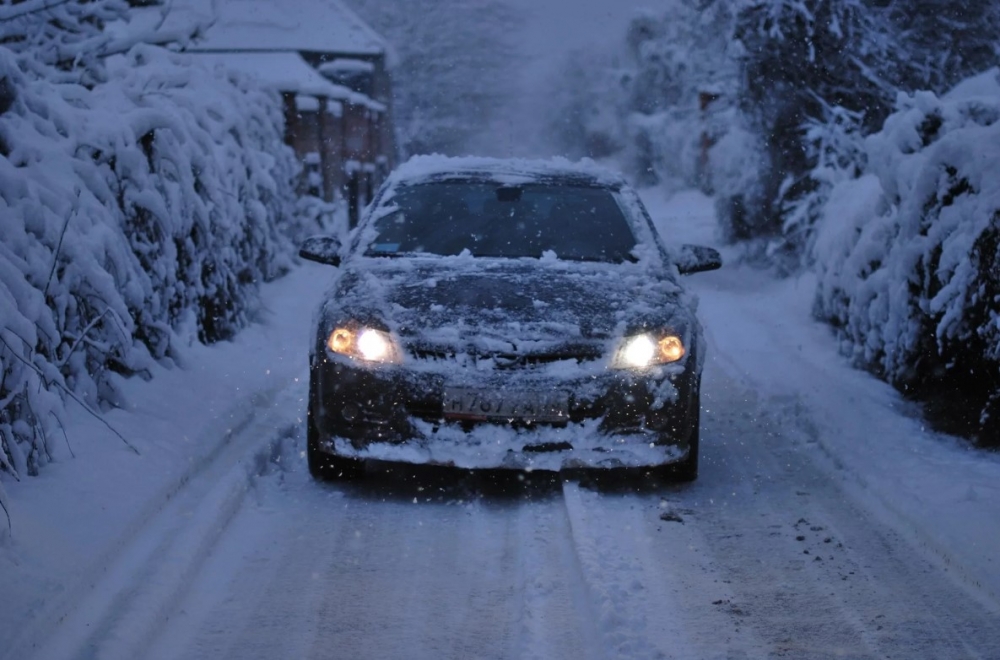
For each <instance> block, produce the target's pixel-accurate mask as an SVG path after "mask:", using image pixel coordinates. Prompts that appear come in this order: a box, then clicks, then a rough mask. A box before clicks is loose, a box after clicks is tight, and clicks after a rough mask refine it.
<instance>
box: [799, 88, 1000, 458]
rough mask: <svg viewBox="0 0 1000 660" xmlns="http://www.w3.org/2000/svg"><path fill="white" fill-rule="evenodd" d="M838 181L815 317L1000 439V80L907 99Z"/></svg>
mask: <svg viewBox="0 0 1000 660" xmlns="http://www.w3.org/2000/svg"><path fill="white" fill-rule="evenodd" d="M865 153H866V156H867V162H868V173H867V174H865V175H863V176H861V177H860V178H857V179H852V180H848V181H843V182H841V183H838V184H837V185H835V186H834V187H833V189H832V190H831V191H830V197H829V201H828V202H827V203H826V205H825V207H824V208H823V211H822V215H821V219H820V223H819V227H818V232H817V236H816V241H815V246H814V251H815V257H816V266H817V269H818V273H819V285H818V291H817V298H816V314H817V315H818V316H819V317H821V318H823V319H826V320H828V321H830V322H831V323H833V324H834V325H835V326H836V327H837V328H839V332H840V333H841V335H842V336H843V338H844V342H845V346H846V347H847V348H848V349H849V350H850V351H851V352H852V354H853V356H854V358H855V359H856V360H857V361H858V362H859V363H860V364H863V365H864V366H866V367H868V368H870V369H872V370H874V371H876V372H877V373H879V374H880V375H882V376H883V377H884V378H886V379H887V380H889V381H890V382H892V383H893V384H895V385H896V386H898V387H900V388H901V389H904V390H905V391H908V392H910V393H912V394H914V395H915V396H917V397H919V398H922V399H924V400H928V401H931V402H933V403H936V404H938V408H944V409H943V410H940V412H941V413H943V414H944V415H946V416H947V417H949V418H950V419H951V421H953V422H958V423H960V424H962V425H963V426H964V427H965V429H966V430H974V432H976V433H978V436H979V439H980V441H982V442H991V443H997V442H1000V177H998V176H997V173H998V172H1000V80H998V71H997V70H996V69H994V70H991V71H989V72H987V73H985V74H982V75H980V76H977V77H974V78H972V79H969V80H967V81H965V82H964V83H962V84H960V85H959V86H958V87H956V88H955V89H954V90H952V91H951V92H950V93H949V94H947V95H945V96H944V97H943V98H939V97H937V96H936V95H934V94H932V93H930V92H919V93H916V94H914V95H912V96H901V97H900V99H899V102H898V109H897V111H896V112H895V113H894V114H893V115H892V116H890V117H889V119H888V120H887V121H886V122H885V126H884V127H883V129H882V131H881V132H879V133H876V134H874V135H871V136H869V137H868V138H867V139H866V141H865Z"/></svg>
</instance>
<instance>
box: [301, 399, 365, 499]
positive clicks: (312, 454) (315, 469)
mask: <svg viewBox="0 0 1000 660" xmlns="http://www.w3.org/2000/svg"><path fill="white" fill-rule="evenodd" d="M306 462H307V463H308V464H309V474H311V475H312V477H313V479H317V480H319V481H334V480H342V479H360V478H361V477H363V476H364V475H365V462H364V461H363V460H359V459H357V458H347V457H346V456H334V455H332V454H328V453H326V452H324V451H322V450H321V449H320V448H319V431H318V430H317V429H316V424H315V422H314V421H313V413H312V407H311V405H310V408H309V411H308V412H307V414H306Z"/></svg>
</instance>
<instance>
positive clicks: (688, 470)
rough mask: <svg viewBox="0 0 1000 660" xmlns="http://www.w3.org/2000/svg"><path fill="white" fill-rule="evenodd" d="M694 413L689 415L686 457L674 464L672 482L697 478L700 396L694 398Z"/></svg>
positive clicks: (689, 480)
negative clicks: (689, 424) (689, 429)
mask: <svg viewBox="0 0 1000 660" xmlns="http://www.w3.org/2000/svg"><path fill="white" fill-rule="evenodd" d="M693 408H694V412H693V413H692V414H691V435H690V436H689V438H690V439H689V440H688V455H687V457H685V458H684V460H683V461H680V462H679V463H674V464H673V466H672V469H671V471H670V476H671V477H673V480H674V481H680V482H691V481H694V480H695V479H697V478H698V438H699V435H700V429H701V395H700V393H699V394H696V395H695V397H694V405H693Z"/></svg>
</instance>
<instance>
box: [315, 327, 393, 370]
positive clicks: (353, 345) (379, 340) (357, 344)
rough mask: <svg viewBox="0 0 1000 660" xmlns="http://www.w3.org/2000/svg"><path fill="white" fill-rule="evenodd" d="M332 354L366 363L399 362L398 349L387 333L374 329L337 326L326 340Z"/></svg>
mask: <svg viewBox="0 0 1000 660" xmlns="http://www.w3.org/2000/svg"><path fill="white" fill-rule="evenodd" d="M326 347H327V348H328V349H330V351H331V352H333V353H339V354H341V355H347V356H350V357H352V358H357V359H359V360H364V361H366V362H387V363H391V364H398V363H399V362H401V361H402V360H401V357H400V352H399V348H398V347H397V346H396V342H395V341H393V339H392V336H391V335H390V334H389V333H388V332H382V331H381V330H376V329H374V328H365V327H352V326H339V327H337V328H334V329H333V332H331V333H330V336H329V337H328V338H327V340H326Z"/></svg>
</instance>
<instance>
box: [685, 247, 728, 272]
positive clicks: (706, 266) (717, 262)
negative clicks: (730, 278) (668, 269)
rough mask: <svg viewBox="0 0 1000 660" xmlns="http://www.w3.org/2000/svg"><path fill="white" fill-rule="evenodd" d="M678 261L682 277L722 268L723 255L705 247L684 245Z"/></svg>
mask: <svg viewBox="0 0 1000 660" xmlns="http://www.w3.org/2000/svg"><path fill="white" fill-rule="evenodd" d="M676 260H677V270H678V271H680V274H681V275H689V274H691V273H701V272H703V271H706V270H716V269H717V268H722V255H721V254H719V251H718V250H716V249H715V248H710V247H705V246H703V245H682V246H681V249H680V251H679V252H678V253H677V255H676Z"/></svg>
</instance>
